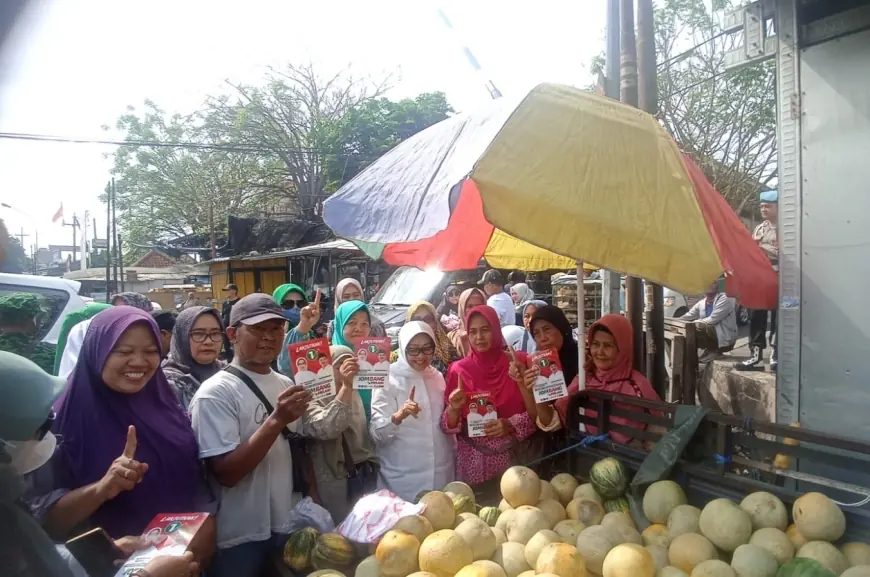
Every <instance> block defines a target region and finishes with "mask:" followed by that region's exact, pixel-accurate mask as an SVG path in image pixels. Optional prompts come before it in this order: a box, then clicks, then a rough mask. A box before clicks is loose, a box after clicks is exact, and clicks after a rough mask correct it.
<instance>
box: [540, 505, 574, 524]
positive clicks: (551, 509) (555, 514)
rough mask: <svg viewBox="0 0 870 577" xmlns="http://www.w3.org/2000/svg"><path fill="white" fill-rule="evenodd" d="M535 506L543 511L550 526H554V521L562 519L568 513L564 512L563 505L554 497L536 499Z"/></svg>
mask: <svg viewBox="0 0 870 577" xmlns="http://www.w3.org/2000/svg"><path fill="white" fill-rule="evenodd" d="M535 507H537V508H538V509H540V510H541V511H543V512H544V514H545V515H546V516H547V518H548V519H550V527H555V526H556V523H558V522H559V521H564V520H565V519H566V518H567V517H568V514H567V513H566V512H565V507H563V506H562V504H561V503H560V502H559V501H556V500H554V499H544V500H543V501H538V502H537V503H536V504H535Z"/></svg>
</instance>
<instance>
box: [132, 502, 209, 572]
mask: <svg viewBox="0 0 870 577" xmlns="http://www.w3.org/2000/svg"><path fill="white" fill-rule="evenodd" d="M206 519H208V513H160V514H159V515H157V516H156V517H154V519H152V520H151V522H150V523H149V524H148V526H147V527H146V528H145V531H143V532H142V539H143V540H144V541H145V542H146V543H147V544H148V547H147V548H145V549H140V550H139V551H136V552H135V553H133V554H132V555H130V557H129V558H128V559H127V560H126V561H125V562H124V564H123V565H122V566H121V568H120V569H119V570H118V572H117V573H115V577H129V576H131V575H134V574H135V573H136V572H137V571H140V570H142V569H144V568H145V566H146V565H148V563H150V562H151V561H152V560H153V559H154V558H155V557H162V556H170V557H181V556H182V555H184V552H185V551H187V547H188V546H189V545H190V543H191V542H192V541H193V538H194V536H195V535H196V532H197V531H199V528H200V527H202V524H203V523H205V520H206Z"/></svg>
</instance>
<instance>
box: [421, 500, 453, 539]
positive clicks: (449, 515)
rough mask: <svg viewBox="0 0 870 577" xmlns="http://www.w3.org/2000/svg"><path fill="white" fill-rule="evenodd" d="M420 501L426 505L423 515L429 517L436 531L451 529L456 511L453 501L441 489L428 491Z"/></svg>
mask: <svg viewBox="0 0 870 577" xmlns="http://www.w3.org/2000/svg"><path fill="white" fill-rule="evenodd" d="M420 503H422V504H424V505H426V508H425V509H423V513H422V515H423V516H424V517H426V518H427V519H429V522H430V523H432V528H433V529H435V530H436V531H440V530H442V529H450V528H451V527H453V522H454V521H455V520H456V511H454V510H453V501H452V500H451V499H450V497H448V496H447V495H446V494H445V493H442V492H441V491H431V492H429V493H426V494H425V495H424V496H423V498H422V499H420Z"/></svg>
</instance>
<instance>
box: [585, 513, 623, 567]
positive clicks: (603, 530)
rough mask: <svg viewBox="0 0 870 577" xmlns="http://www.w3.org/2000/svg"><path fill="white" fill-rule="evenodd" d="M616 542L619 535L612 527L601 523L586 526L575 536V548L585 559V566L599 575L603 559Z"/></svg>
mask: <svg viewBox="0 0 870 577" xmlns="http://www.w3.org/2000/svg"><path fill="white" fill-rule="evenodd" d="M618 542H619V535H617V534H616V533H614V532H613V530H612V529H610V528H609V527H605V526H603V525H593V526H592V527H587V528H586V529H585V530H584V531H583V532H582V533H580V536H579V537H577V550H578V551H580V554H581V555H583V559H585V560H586V568H587V569H588V570H589V571H591V572H592V573H595V574H596V575H601V571H602V570H603V566H604V559H605V558H606V557H607V554H608V553H610V550H611V549H613V548H614V547H616V545H618V544H619V543H618Z"/></svg>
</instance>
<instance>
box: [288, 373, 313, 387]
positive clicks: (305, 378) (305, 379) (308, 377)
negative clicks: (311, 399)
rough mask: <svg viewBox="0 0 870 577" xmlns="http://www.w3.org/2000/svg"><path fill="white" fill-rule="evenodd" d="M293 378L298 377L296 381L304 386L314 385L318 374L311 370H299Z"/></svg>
mask: <svg viewBox="0 0 870 577" xmlns="http://www.w3.org/2000/svg"><path fill="white" fill-rule="evenodd" d="M293 378H294V379H296V382H297V383H299V384H300V385H302V386H303V387H306V386H309V385H313V384H314V381H316V380H317V375H315V374H314V373H313V372H311V371H309V370H305V371H299V372H298V373H296V374H295V375H293Z"/></svg>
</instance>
